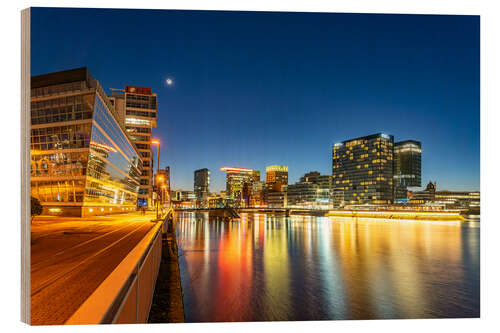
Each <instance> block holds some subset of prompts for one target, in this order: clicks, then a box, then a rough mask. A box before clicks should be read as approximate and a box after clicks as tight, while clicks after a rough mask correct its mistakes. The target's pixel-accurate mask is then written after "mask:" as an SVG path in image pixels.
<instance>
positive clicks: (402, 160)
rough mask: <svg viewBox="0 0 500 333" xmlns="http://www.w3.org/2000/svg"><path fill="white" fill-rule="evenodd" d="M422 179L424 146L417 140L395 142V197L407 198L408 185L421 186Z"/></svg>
mask: <svg viewBox="0 0 500 333" xmlns="http://www.w3.org/2000/svg"><path fill="white" fill-rule="evenodd" d="M421 181H422V146H421V143H420V142H418V141H415V140H407V141H401V142H396V143H395V144H394V197H395V198H406V197H407V192H408V187H420V186H422V184H421Z"/></svg>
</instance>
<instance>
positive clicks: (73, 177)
mask: <svg viewBox="0 0 500 333" xmlns="http://www.w3.org/2000/svg"><path fill="white" fill-rule="evenodd" d="M30 158H31V195H32V196H33V197H36V198H38V199H39V200H40V202H41V204H42V206H43V214H52V215H67V216H89V215H103V214H112V213H122V212H126V211H131V210H135V208H136V202H137V196H138V192H139V185H140V175H141V172H142V160H141V158H140V156H139V154H138V152H137V150H136V148H135V147H134V145H133V144H132V143H131V141H130V139H129V138H128V136H127V134H126V132H125V129H124V128H123V126H122V125H121V124H120V123H119V121H117V114H116V110H115V108H114V106H113V104H112V103H111V102H110V101H109V99H108V98H107V95H106V94H105V93H104V91H103V89H102V87H101V86H100V84H99V82H98V81H97V80H95V79H94V78H92V76H91V75H90V73H89V72H88V70H87V69H86V68H78V69H74V70H69V71H63V72H57V73H51V74H44V75H39V76H33V77H32V78H31V149H30Z"/></svg>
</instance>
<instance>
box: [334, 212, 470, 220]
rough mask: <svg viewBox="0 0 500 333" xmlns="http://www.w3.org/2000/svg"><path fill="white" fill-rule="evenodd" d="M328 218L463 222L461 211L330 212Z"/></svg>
mask: <svg viewBox="0 0 500 333" xmlns="http://www.w3.org/2000/svg"><path fill="white" fill-rule="evenodd" d="M326 216H332V217H358V218H359V217H365V218H379V219H395V220H427V221H429V220H430V221H462V220H465V219H464V217H463V216H461V215H460V211H458V210H456V211H411V210H383V211H374V210H330V211H329V212H328V213H326Z"/></svg>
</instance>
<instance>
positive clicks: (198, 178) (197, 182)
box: [194, 168, 210, 206]
mask: <svg viewBox="0 0 500 333" xmlns="http://www.w3.org/2000/svg"><path fill="white" fill-rule="evenodd" d="M209 184H210V171H209V170H208V169H207V168H204V169H199V170H196V171H195V172H194V193H195V194H196V201H198V202H199V203H200V204H201V205H202V206H206V205H207V204H208V201H207V200H208V186H209Z"/></svg>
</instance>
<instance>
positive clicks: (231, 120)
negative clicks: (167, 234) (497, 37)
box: [32, 8, 479, 192]
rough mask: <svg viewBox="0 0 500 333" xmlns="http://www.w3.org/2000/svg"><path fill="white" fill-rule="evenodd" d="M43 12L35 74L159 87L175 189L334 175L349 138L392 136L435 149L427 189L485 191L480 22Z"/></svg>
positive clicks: (35, 39) (426, 162) (427, 167)
mask: <svg viewBox="0 0 500 333" xmlns="http://www.w3.org/2000/svg"><path fill="white" fill-rule="evenodd" d="M33 10H34V13H36V14H37V15H36V16H34V19H33V22H32V31H33V36H32V52H33V55H34V57H33V60H32V75H38V74H45V73H49V72H55V71H59V70H65V69H70V68H77V67H82V66H86V67H88V68H89V70H90V71H91V72H92V73H93V75H95V76H96V77H97V78H99V80H100V82H101V84H102V85H103V87H104V88H105V90H106V91H107V92H108V93H109V88H116V87H123V86H125V85H126V84H133V85H137V86H144V87H150V88H152V89H153V91H155V92H157V94H158V113H159V117H158V130H157V131H154V132H153V136H155V137H158V138H159V139H160V140H161V142H162V147H161V154H160V167H162V168H164V167H165V166H167V165H170V166H171V174H172V189H192V188H193V172H194V170H197V169H201V168H208V169H209V170H211V171H212V174H211V184H210V191H212V192H218V191H220V190H223V189H224V188H225V175H224V173H223V172H221V171H220V170H219V169H220V168H221V167H222V166H224V165H229V166H233V167H242V168H251V169H254V170H260V171H261V173H262V174H263V172H264V171H265V167H266V166H268V165H286V166H288V167H289V168H290V169H289V170H290V171H289V183H290V184H293V183H295V182H297V181H298V180H299V178H300V177H301V176H302V175H304V174H305V173H307V172H310V171H318V172H320V173H321V174H331V158H332V156H331V155H332V154H331V147H332V145H333V144H334V143H335V142H338V141H343V140H346V139H348V138H353V137H360V136H365V135H369V134H372V133H378V132H384V133H389V134H392V135H394V137H395V140H397V141H402V140H409V139H414V140H418V141H420V142H421V143H422V186H425V185H426V184H427V182H428V181H437V186H438V187H439V188H440V189H447V190H479V51H478V50H479V47H478V46H479V38H478V36H479V33H478V31H479V18H478V17H472V16H443V15H433V16H425V15H400V16H395V15H364V14H313V13H305V14H304V13H300V15H298V14H299V13H265V12H263V13H250V12H231V15H229V14H228V12H205V11H183V12H180V11H164V10H160V11H141V10H134V11H129V10H103V9H100V10H98V11H93V10H88V9H85V10H82V9H55V8H44V9H41V8H34V9H33ZM61 13H67V14H68V15H61ZM202 14H203V15H202ZM89 16H91V17H92V22H93V24H92V25H88V23H87V22H88V19H89ZM51 18H57V19H55V20H54V19H51ZM167 22H168V23H167ZM256 22H259V24H256ZM42 24H43V29H41V27H42ZM131 24H132V25H135V26H141V27H142V28H141V30H140V31H139V30H137V31H135V30H132V31H130V26H131ZM60 25H64V26H67V27H68V29H59V26H60ZM395 26H397V29H394V27H395ZM123 27H128V29H126V30H125V29H124V28H123ZM172 27H175V29H173V28H172ZM123 31H126V32H125V33H124V32H123ZM144 31H146V32H147V38H146V40H150V41H151V42H152V43H150V44H151V45H149V44H148V45H147V46H144V47H143V48H139V49H137V48H135V47H132V46H133V45H134V44H133V41H134V40H135V39H136V38H138V37H139V36H141V40H144V37H143V32H144ZM74 36H78V38H76V39H75V38H74ZM256 36H258V38H257V37H256ZM110 40H121V42H120V43H109V41H110ZM373 40H377V43H374V42H373ZM94 51H97V52H94ZM167 79H170V81H169V82H170V83H167ZM193 96H194V97H193ZM450 120H451V121H450ZM180 124H182V125H180Z"/></svg>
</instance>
